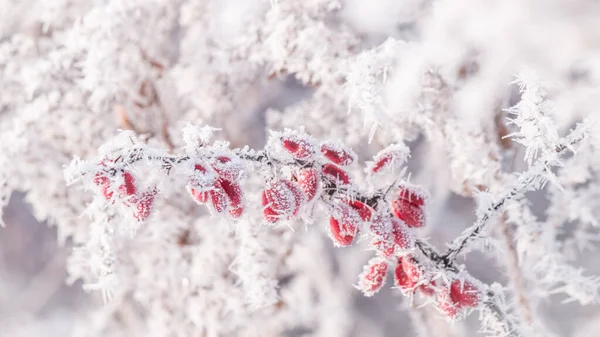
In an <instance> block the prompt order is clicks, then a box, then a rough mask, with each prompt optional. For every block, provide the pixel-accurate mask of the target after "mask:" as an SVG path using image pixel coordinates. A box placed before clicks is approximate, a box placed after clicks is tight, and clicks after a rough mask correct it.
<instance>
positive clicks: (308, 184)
mask: <svg viewBox="0 0 600 337" xmlns="http://www.w3.org/2000/svg"><path fill="white" fill-rule="evenodd" d="M297 180H298V185H299V186H300V188H301V189H302V191H303V192H304V194H305V195H306V199H307V200H306V201H311V200H312V199H313V198H314V197H315V195H317V190H318V188H319V172H318V171H317V170H315V169H312V168H304V169H300V170H299V171H298V174H297Z"/></svg>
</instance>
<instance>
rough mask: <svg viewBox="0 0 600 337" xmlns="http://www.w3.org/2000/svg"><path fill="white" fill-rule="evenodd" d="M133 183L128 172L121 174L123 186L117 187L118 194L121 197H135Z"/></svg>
mask: <svg viewBox="0 0 600 337" xmlns="http://www.w3.org/2000/svg"><path fill="white" fill-rule="evenodd" d="M135 192H136V191H135V183H134V181H133V176H132V175H131V173H129V172H123V184H121V185H119V194H120V195H121V196H122V197H128V196H133V195H135Z"/></svg>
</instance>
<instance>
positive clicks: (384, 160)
mask: <svg viewBox="0 0 600 337" xmlns="http://www.w3.org/2000/svg"><path fill="white" fill-rule="evenodd" d="M392 158H393V157H392V155H391V154H387V155H385V156H382V157H381V158H379V159H378V160H377V161H376V162H375V165H373V168H372V169H371V172H373V173H377V172H379V171H381V170H382V169H383V168H384V167H386V166H387V165H388V164H389V163H390V162H391V161H392Z"/></svg>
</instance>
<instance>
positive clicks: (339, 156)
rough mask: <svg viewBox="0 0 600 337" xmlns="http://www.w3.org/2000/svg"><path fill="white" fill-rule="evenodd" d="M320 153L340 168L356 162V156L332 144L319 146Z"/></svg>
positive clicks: (350, 151)
mask: <svg viewBox="0 0 600 337" xmlns="http://www.w3.org/2000/svg"><path fill="white" fill-rule="evenodd" d="M321 153H322V154H323V156H325V158H327V159H328V160H329V161H331V162H332V163H334V164H337V165H341V166H348V165H350V164H352V163H354V162H355V161H356V154H355V153H354V152H352V150H349V149H345V148H344V147H342V146H341V145H339V144H336V143H332V142H329V143H324V144H323V145H321Z"/></svg>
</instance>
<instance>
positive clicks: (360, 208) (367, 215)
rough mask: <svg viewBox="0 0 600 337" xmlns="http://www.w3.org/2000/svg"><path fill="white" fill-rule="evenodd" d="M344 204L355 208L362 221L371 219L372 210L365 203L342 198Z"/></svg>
mask: <svg viewBox="0 0 600 337" xmlns="http://www.w3.org/2000/svg"><path fill="white" fill-rule="evenodd" d="M342 201H343V202H344V203H345V204H346V205H348V206H350V207H352V208H353V209H354V210H356V211H357V212H358V215H359V216H360V218H361V219H363V221H369V220H371V216H372V215H373V212H374V210H373V209H372V208H371V207H369V206H368V205H367V204H365V203H363V202H361V201H358V200H352V199H344V200H342Z"/></svg>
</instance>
